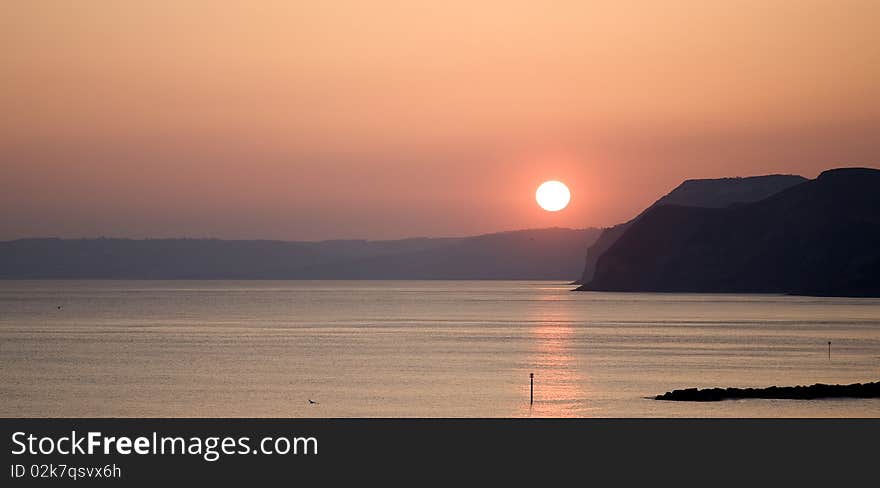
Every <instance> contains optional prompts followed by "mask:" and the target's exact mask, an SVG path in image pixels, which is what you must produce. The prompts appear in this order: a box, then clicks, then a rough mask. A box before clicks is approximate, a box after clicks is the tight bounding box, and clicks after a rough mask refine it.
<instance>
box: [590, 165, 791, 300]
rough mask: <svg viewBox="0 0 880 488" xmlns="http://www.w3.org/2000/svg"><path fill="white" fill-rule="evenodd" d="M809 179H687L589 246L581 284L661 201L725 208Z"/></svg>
mask: <svg viewBox="0 0 880 488" xmlns="http://www.w3.org/2000/svg"><path fill="white" fill-rule="evenodd" d="M805 181H807V179H806V178H804V177H803V176H798V175H767V176H751V177H747V178H718V179H705V180H687V181H685V182H684V183H682V184H681V185H679V186H678V187H676V188H675V189H674V190H672V191H671V192H669V193H668V194H667V195H665V196H663V197H662V198H660V199H659V200H657V201H656V202H654V203H653V204H652V205H651V206H650V207H648V208H647V209H645V210H644V211H643V212H642V213H641V214H639V215H638V216H636V217H635V218H634V219H632V220H630V221H628V222H625V223H622V224H617V225H615V226H613V227H608V228H606V229H605V230H604V231H603V232H602V234H601V235H600V236H599V238H598V239H597V240H596V242H595V243H593V244H592V245H591V246H590V247H589V248H588V249H587V257H586V263H585V264H584V271H583V273H582V274H581V279H580V282H579V284H583V283H589V282H590V281H591V280H592V279H593V274H594V272H595V270H596V263H597V262H598V261H599V257H600V256H602V254H604V253H605V251H607V250H608V249H609V248H611V246H612V245H614V243H615V242H617V240H618V239H619V238H620V236H622V235H623V233H624V232H626V230H627V229H628V228H629V227H630V226H631V225H632V224H633V223H634V222H636V221H637V220H638V219H639V218H640V217H641V216H643V215H645V214H646V213H647V212H648V211H649V210H651V209H653V208H655V207H658V206H661V205H682V206H688V207H705V208H722V207H728V206H731V205H737V204H743V203H751V202H756V201H758V200H763V199H765V198H767V197H769V196H771V195H774V194H776V193H779V192H780V191H782V190H785V189H787V188H791V187H792V186H794V185H797V184H800V183H803V182H805Z"/></svg>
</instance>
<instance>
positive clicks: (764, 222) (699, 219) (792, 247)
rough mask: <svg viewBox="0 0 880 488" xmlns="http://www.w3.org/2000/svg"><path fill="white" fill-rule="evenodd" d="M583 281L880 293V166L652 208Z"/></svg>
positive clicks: (596, 286)
mask: <svg viewBox="0 0 880 488" xmlns="http://www.w3.org/2000/svg"><path fill="white" fill-rule="evenodd" d="M582 288H583V289H586V290H604V291H659V292H742V293H791V294H805V295H840V296H880V171H878V170H875V169H865V168H843V169H835V170H829V171H825V172H824V173H822V174H821V175H819V177H818V178H816V179H815V180H808V181H806V182H804V183H801V184H799V185H796V186H793V187H791V188H788V189H787V190H783V191H781V192H779V193H777V194H775V195H772V196H770V197H768V198H766V199H763V200H760V201H757V202H753V203H748V204H743V205H736V206H731V207H727V208H700V207H685V206H681V205H658V206H655V207H652V208H651V209H649V210H648V211H646V212H645V213H644V214H643V215H642V216H641V217H640V218H638V219H637V220H636V221H635V222H633V223H632V225H630V226H629V228H628V229H627V230H626V231H625V232H624V233H623V235H621V236H620V238H619V239H617V241H616V242H615V243H614V244H613V245H612V246H611V247H610V248H609V249H608V250H607V251H606V252H605V253H604V254H603V255H602V256H601V257H600V258H599V260H598V262H597V264H596V272H595V275H594V277H593V279H592V280H591V281H590V282H589V283H588V284H586V285H584V286H583V287H582Z"/></svg>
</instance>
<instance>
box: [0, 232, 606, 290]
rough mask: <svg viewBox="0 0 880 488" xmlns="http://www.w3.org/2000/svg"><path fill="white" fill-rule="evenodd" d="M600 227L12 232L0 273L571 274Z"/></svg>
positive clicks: (0, 252)
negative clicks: (202, 234) (367, 233)
mask: <svg viewBox="0 0 880 488" xmlns="http://www.w3.org/2000/svg"><path fill="white" fill-rule="evenodd" d="M599 232H600V230H599V229H578V230H573V229H561V228H550V229H533V230H522V231H510V232H500V233H496V234H486V235H480V236H473V237H451V238H411V239H400V240H389V241H366V240H331V241H319V242H306V241H269V240H221V239H109V238H100V239H57V238H46V239H19V240H15V241H4V242H0V279H52V278H58V279H167V280H174V279H523V280H544V279H546V280H564V281H570V280H571V279H572V278H574V276H573V275H574V274H575V273H576V271H575V270H576V269H578V268H579V267H580V265H581V263H582V262H583V261H582V260H583V249H584V248H585V247H586V246H588V245H589V244H591V243H592V242H593V241H594V240H595V238H596V237H597V236H598V235H599Z"/></svg>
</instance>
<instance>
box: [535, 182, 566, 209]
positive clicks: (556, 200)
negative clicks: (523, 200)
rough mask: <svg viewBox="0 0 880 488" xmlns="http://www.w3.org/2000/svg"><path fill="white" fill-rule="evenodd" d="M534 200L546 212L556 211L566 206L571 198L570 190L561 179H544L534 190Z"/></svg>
mask: <svg viewBox="0 0 880 488" xmlns="http://www.w3.org/2000/svg"><path fill="white" fill-rule="evenodd" d="M535 200H537V201H538V205H540V206H541V208H543V209H544V210H546V211H548V212H558V211H560V210H562V209H563V208H565V207H566V206H568V202H569V201H570V200H571V192H569V191H568V187H567V186H565V184H564V183H562V182H561V181H552V180H551V181H545V182H544V183H541V186H539V187H538V191H536V192H535Z"/></svg>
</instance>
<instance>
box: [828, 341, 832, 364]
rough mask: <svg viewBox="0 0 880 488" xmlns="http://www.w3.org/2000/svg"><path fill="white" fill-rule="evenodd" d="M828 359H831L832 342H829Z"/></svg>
mask: <svg viewBox="0 0 880 488" xmlns="http://www.w3.org/2000/svg"><path fill="white" fill-rule="evenodd" d="M828 359H829V360H830V359H831V341H828Z"/></svg>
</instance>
